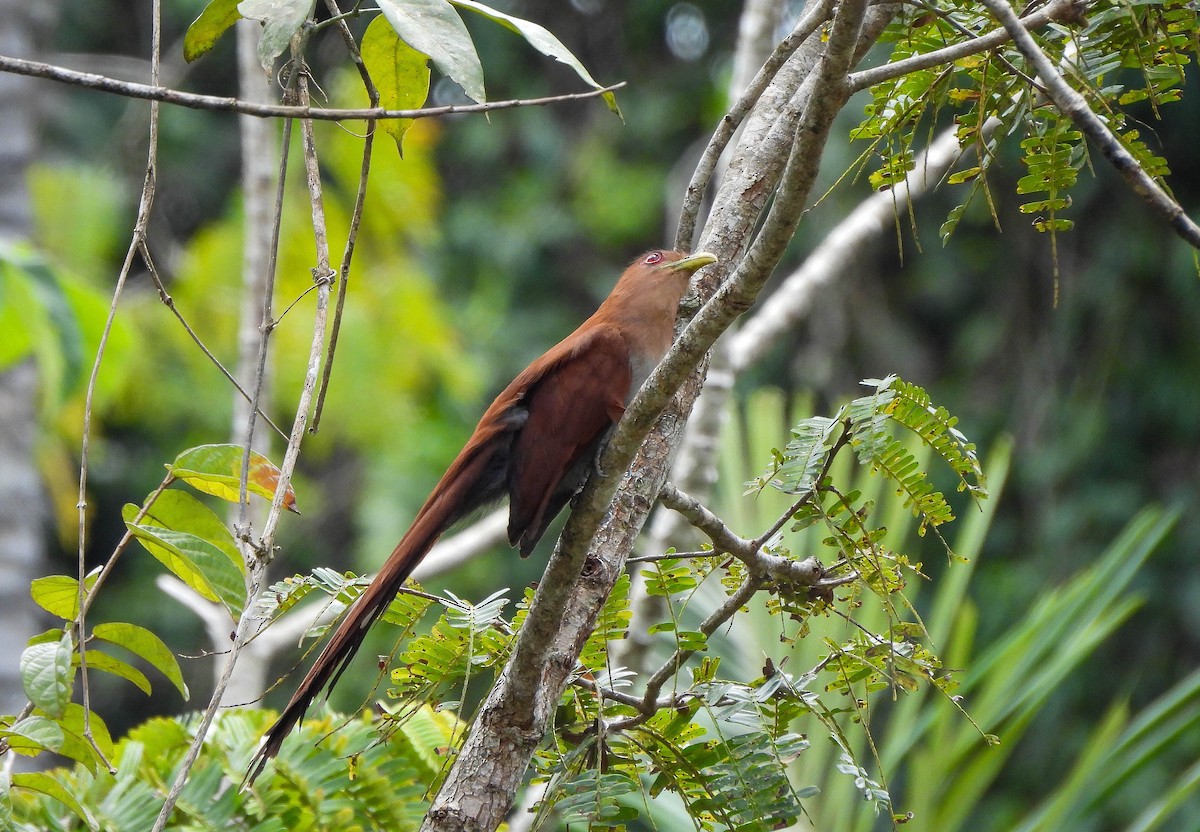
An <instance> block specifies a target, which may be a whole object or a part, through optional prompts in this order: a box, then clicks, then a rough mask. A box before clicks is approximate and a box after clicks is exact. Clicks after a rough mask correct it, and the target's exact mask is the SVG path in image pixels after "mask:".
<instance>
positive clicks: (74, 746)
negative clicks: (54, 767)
mask: <svg viewBox="0 0 1200 832" xmlns="http://www.w3.org/2000/svg"><path fill="white" fill-rule="evenodd" d="M34 714H35V715H37V716H45V714H43V713H39V712H38V711H34ZM55 722H56V724H57V726H58V727H59V728H60V729H61V730H62V744H61V746H60V747H59V748H58V749H57V753H59V754H62V755H63V756H64V757H70V758H71V759H72V760H75V761H77V762H80V763H83V764H84V765H85V766H87V768H88V769H89V770H90V771H92V772H93V773H95V772H96V771H97V770H98V769H99V766H100V759H99V758H98V757H97V756H96V751H95V749H94V748H93V747H92V742H94V743H95V745H96V748H99V749H100V753H101V754H103V755H104V756H105V758H106V759H109V760H111V759H112V755H113V741H112V736H111V735H110V734H109V733H108V726H107V725H105V724H104V720H103V719H101V718H100V715H99V714H98V713H96V712H95V711H92V712H91V714H90V716H89V719H88V721H87V726H88V727H89V728H90V730H91V735H92V742H88V740H87V739H86V738H85V736H84V724H85V723H84V719H83V706H82V705H80V704H78V703H77V702H72V703H71V704H69V705H68V706H67V710H66V712H65V713H64V714H63V715H62V718H60V719H58V720H55Z"/></svg>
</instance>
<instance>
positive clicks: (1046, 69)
mask: <svg viewBox="0 0 1200 832" xmlns="http://www.w3.org/2000/svg"><path fill="white" fill-rule="evenodd" d="M983 4H984V5H985V6H987V7H988V10H989V11H990V12H991V13H992V15H993V16H994V17H995V18H996V19H997V20H999V21H1000V23H1001V24H1002V25H1003V26H1004V28H1005V29H1006V30H1007V31H1008V34H1009V35H1011V36H1012V39H1013V43H1014V44H1015V45H1016V47H1017V49H1018V50H1020V52H1021V54H1022V55H1024V56H1025V60H1027V61H1029V63H1031V64H1033V67H1034V69H1035V70H1037V75H1038V78H1040V79H1042V83H1043V84H1045V85H1046V93H1047V95H1049V96H1050V99H1051V100H1052V101H1053V102H1054V105H1055V106H1056V107H1058V109H1059V110H1060V111H1061V112H1062V113H1063V114H1064V115H1066V116H1067V118H1069V119H1071V121H1073V122H1074V123H1075V126H1076V127H1078V128H1079V130H1080V131H1081V132H1082V133H1083V134H1084V135H1085V136H1087V137H1088V138H1089V139H1090V140H1091V141H1092V143H1093V144H1095V145H1096V146H1097V147H1098V148H1099V149H1100V152H1101V153H1102V154H1104V158H1106V159H1108V161H1109V162H1110V163H1111V164H1112V166H1113V167H1114V168H1116V169H1117V173H1119V174H1121V176H1122V177H1123V178H1124V179H1125V182H1126V183H1127V184H1128V185H1129V187H1130V188H1132V189H1133V192H1134V193H1136V194H1137V195H1138V196H1140V197H1141V198H1142V200H1143V201H1144V202H1145V203H1146V204H1147V205H1149V206H1150V210H1152V211H1153V212H1154V213H1155V214H1157V215H1158V216H1159V217H1161V218H1162V219H1163V220H1164V221H1165V222H1166V223H1167V224H1168V225H1169V226H1171V228H1172V229H1174V231H1175V233H1176V234H1178V235H1179V236H1180V237H1181V238H1183V239H1184V240H1186V241H1187V242H1188V243H1190V244H1191V245H1192V246H1194V247H1195V248H1198V249H1200V226H1197V225H1196V223H1194V222H1193V221H1192V220H1191V218H1190V217H1188V215H1187V214H1186V213H1185V212H1184V210H1183V208H1182V207H1181V206H1180V205H1179V203H1178V202H1176V201H1175V200H1174V199H1172V198H1171V196H1170V195H1169V194H1168V193H1167V192H1166V191H1164V190H1163V189H1162V187H1161V186H1160V185H1159V184H1158V183H1157V182H1155V181H1154V178H1153V177H1152V176H1150V174H1148V173H1146V171H1145V169H1144V168H1143V167H1142V166H1141V165H1139V164H1138V162H1137V160H1136V159H1134V158H1133V155H1132V154H1131V153H1130V152H1129V151H1128V150H1126V149H1125V147H1124V145H1122V144H1121V140H1120V139H1118V138H1117V137H1116V136H1115V135H1113V132H1112V131H1111V130H1109V129H1108V126H1107V125H1106V124H1105V123H1104V121H1103V120H1102V119H1101V118H1100V116H1098V115H1096V113H1095V112H1094V111H1093V110H1092V108H1091V107H1089V106H1088V103H1087V100H1086V99H1085V98H1084V97H1083V96H1082V95H1080V94H1079V93H1078V92H1076V91H1075V90H1074V89H1072V88H1071V85H1070V84H1068V83H1067V82H1066V80H1064V79H1063V77H1062V76H1061V75H1059V74H1058V70H1056V69H1055V68H1054V64H1052V63H1051V62H1050V59H1049V58H1047V57H1046V54H1045V53H1044V52H1042V50H1041V48H1040V47H1039V46H1038V45H1037V42H1036V41H1034V39H1033V36H1032V35H1030V34H1029V32H1027V31H1026V30H1025V28H1024V27H1023V26H1022V25H1021V21H1020V19H1018V18H1017V15H1016V13H1014V12H1013V10H1012V7H1010V6H1009V5H1008V3H1007V1H1006V0H983Z"/></svg>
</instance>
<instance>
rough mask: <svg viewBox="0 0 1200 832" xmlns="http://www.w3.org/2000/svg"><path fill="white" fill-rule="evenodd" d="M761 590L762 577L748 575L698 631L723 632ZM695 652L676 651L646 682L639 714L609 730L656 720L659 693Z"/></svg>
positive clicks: (626, 727)
mask: <svg viewBox="0 0 1200 832" xmlns="http://www.w3.org/2000/svg"><path fill="white" fill-rule="evenodd" d="M761 586H762V577H761V576H759V575H756V574H753V573H751V574H750V575H747V576H746V580H745V581H744V582H742V585H741V586H740V587H738V589H737V592H735V593H733V594H732V595H730V596H729V597H728V598H726V599H725V603H724V604H722V605H721V606H719V607H718V608H717V609H715V610H713V611H712V612H711V613H709V615H708V617H707V618H705V619H704V620H703V621H702V622H700V626H699V627H698V628H697V629H699V631H700V632H701V633H703V634H704V635H705V636H706V637H707V636H711V635H712V634H713V633H715V632H716V631H717V630H719V629H720V628H721V625H722V624H724V623H725V622H726V621H728V620H729V619H730V618H732V617H733V616H734V615H735V614H737V611H738V610H740V609H741V608H742V607H743V606H744V605H745V604H746V603H747V602H748V601H749V600H750V599H751V598H753V597H754V594H755V593H756V592H758V590H759V587H761ZM696 652H697V651H695V650H685V649H684V648H682V647H678V648H676V649H675V652H674V653H672V654H671V657H670V658H669V659H667V660H666V661H665V662H663V664H662V666H661V667H659V668H658V670H656V671H654V674H653V675H652V676H651V677H650V678H649V679H648V680H647V681H646V691H645V694H644V695H643V697H642V701H641V703H640V704H639V705H637V706H635V707H637V708H638V709H639V712H638V713H637V714H634V715H633V716H627V717H625V718H623V719H619V720H617V721H616V722H614V723H612V724H611V725H610V726H608V729H607V730H608V731H609V732H613V733H615V732H617V731H624V730H626V729H628V728H631V727H633V726H634V725H640V724H641V723H643V722H645V721H646V720H647V719H649V718H650V717H651V716H653V715H654V714H655V713H656V711H657V709H658V694H659V692H660V691H662V688H663V685H665V684H666V683H667V681H668V680H669V679H670V678H671V677H672V676H674V675H675V673H676V672H677V671H678V670H679V668H681V667H683V663H684V662H686V661H687V660H688V659H689V658H691V657H692V656H694V655H695V654H696Z"/></svg>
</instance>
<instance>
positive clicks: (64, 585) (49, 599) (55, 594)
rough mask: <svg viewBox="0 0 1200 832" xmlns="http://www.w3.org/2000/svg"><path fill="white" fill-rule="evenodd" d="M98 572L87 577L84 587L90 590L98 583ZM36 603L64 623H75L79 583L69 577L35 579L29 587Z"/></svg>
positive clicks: (93, 572) (53, 576)
mask: <svg viewBox="0 0 1200 832" xmlns="http://www.w3.org/2000/svg"><path fill="white" fill-rule="evenodd" d="M98 575H99V571H98V570H93V571H92V574H90V575H88V576H86V577H85V578H84V580H83V585H84V588H85V589H86V590H90V589H91V588H92V587H93V586H94V585H95V583H96V577H97V576H98ZM29 594H30V595H32V596H33V600H34V603H36V604H37V605H38V606H39V607H41V608H42V609H44V610H45V611H46V612H48V613H50V614H51V615H53V616H57V617H58V618H61V619H63V620H64V621H74V620H75V617H76V616H77V615H79V581H77V580H76V579H74V578H72V577H71V576H69V575H49V576H47V577H45V578H34V579H33V582H32V583H31V584H30V587H29Z"/></svg>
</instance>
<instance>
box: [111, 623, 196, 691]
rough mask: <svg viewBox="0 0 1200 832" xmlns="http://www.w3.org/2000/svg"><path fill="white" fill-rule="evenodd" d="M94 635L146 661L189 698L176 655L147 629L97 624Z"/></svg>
mask: <svg viewBox="0 0 1200 832" xmlns="http://www.w3.org/2000/svg"><path fill="white" fill-rule="evenodd" d="M92 635H94V636H95V637H96V638H98V639H102V640H104V641H107V642H110V643H112V644H115V645H117V646H118V647H124V648H125V649H126V650H128V651H129V652H130V653H133V654H135V655H137V656H140V657H141V658H143V659H145V660H146V661H148V662H149V663H150V664H151V665H153V666H154V667H155V669H157V670H158V671H159V672H160V673H162V674H163V675H164V676H166V677H167V678H168V679H170V680H171V683H172V684H173V685H175V687H176V689H177V690H178V691H179V692H180V693H181V694H182V695H183V698H184V699H187V698H188V689H187V685H185V684H184V683H183V673H181V672H180V670H179V662H177V661H176V660H175V655H174V654H173V653H172V652H171V651H170V649H169V648H168V647H167V645H165V644H163V642H162V639H160V638H159V637H158V636H156V635H154V633H152V632H150V631H149V630H147V629H146V628H145V627H139V626H138V625H136V624H126V623H124V622H112V623H108V624H97V625H96V626H95V627H94V628H93V629H92Z"/></svg>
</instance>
